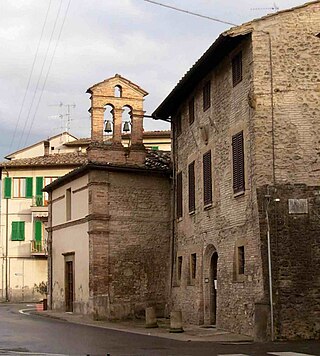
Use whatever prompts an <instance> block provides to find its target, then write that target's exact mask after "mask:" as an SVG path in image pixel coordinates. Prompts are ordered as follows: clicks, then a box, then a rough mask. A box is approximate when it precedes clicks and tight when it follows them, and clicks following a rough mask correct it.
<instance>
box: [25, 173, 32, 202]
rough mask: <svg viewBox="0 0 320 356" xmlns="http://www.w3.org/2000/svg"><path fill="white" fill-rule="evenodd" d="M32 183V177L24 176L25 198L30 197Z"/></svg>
mask: <svg viewBox="0 0 320 356" xmlns="http://www.w3.org/2000/svg"><path fill="white" fill-rule="evenodd" d="M32 184H33V179H32V177H27V178H26V198H32V194H33V192H32V190H33V189H32Z"/></svg>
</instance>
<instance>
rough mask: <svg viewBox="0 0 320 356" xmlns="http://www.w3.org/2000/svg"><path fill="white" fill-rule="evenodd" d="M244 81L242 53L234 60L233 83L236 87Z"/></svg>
mask: <svg viewBox="0 0 320 356" xmlns="http://www.w3.org/2000/svg"><path fill="white" fill-rule="evenodd" d="M241 81H242V52H239V53H238V54H237V55H236V56H234V57H233V58H232V83H233V86H234V87H235V86H236V85H237V84H238V83H240V82H241Z"/></svg>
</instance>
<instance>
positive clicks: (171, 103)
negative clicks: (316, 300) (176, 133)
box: [152, 0, 320, 120]
mask: <svg viewBox="0 0 320 356" xmlns="http://www.w3.org/2000/svg"><path fill="white" fill-rule="evenodd" d="M317 3H320V0H315V1H311V2H307V3H305V4H303V5H300V6H296V7H293V8H290V9H285V10H281V11H278V12H276V13H272V14H268V15H266V16H263V17H260V18H257V19H254V20H252V21H249V22H246V23H244V24H242V25H240V26H235V27H232V28H231V29H229V30H227V31H225V32H223V33H221V34H220V35H219V37H218V38H217V39H216V40H215V42H213V44H212V45H211V46H210V47H209V48H208V50H207V51H206V52H205V53H204V54H203V55H202V56H201V57H200V58H199V59H198V60H197V62H196V63H195V64H194V65H193V66H192V67H191V68H190V69H189V70H188V71H187V72H186V74H185V75H184V76H183V77H182V78H181V79H180V81H179V82H178V83H177V85H176V86H175V87H174V88H173V90H172V91H171V92H170V93H169V95H168V96H167V97H166V98H165V99H164V100H163V102H162V103H161V104H160V105H159V106H158V107H157V109H156V110H155V111H154V112H153V113H152V116H153V117H154V118H158V119H159V120H165V119H168V118H169V117H170V116H172V115H174V114H175V111H176V110H177V108H178V106H179V105H180V103H181V102H182V101H183V100H185V99H186V98H187V97H188V95H190V93H191V92H192V90H193V89H194V86H195V85H196V84H197V83H199V81H201V80H202V79H203V78H204V77H205V76H206V74H208V72H209V71H211V70H212V69H213V68H214V67H215V66H216V65H217V64H218V63H219V62H220V61H221V60H222V58H223V57H224V56H225V55H226V54H228V53H229V52H230V51H231V50H232V49H233V48H235V47H236V46H237V45H238V44H239V43H240V42H241V40H242V39H243V38H244V37H245V36H248V35H249V34H250V33H251V32H252V31H253V27H254V24H255V23H256V22H259V21H263V20H265V19H268V18H271V17H275V16H279V15H281V14H283V13H288V12H292V11H295V10H297V9H301V8H304V7H307V6H310V5H313V4H317Z"/></svg>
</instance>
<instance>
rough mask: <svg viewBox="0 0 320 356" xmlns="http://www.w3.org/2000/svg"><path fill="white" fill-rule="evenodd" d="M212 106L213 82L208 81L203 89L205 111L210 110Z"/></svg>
mask: <svg viewBox="0 0 320 356" xmlns="http://www.w3.org/2000/svg"><path fill="white" fill-rule="evenodd" d="M210 105H211V82H210V81H208V82H207V83H206V84H205V85H204V87H203V111H206V110H207V109H209V108H210Z"/></svg>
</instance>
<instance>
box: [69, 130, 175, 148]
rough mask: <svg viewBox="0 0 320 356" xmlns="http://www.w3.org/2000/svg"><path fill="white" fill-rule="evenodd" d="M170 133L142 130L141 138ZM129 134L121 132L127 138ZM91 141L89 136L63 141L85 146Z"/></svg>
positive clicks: (168, 134)
mask: <svg viewBox="0 0 320 356" xmlns="http://www.w3.org/2000/svg"><path fill="white" fill-rule="evenodd" d="M170 135H171V131H170V130H157V131H144V132H143V138H146V137H157V138H159V137H170ZM129 137H130V134H129V133H125V134H122V138H129ZM90 143H91V138H90V137H83V138H79V139H78V140H74V141H70V142H66V143H64V146H68V147H70V146H85V145H89V144H90Z"/></svg>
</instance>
